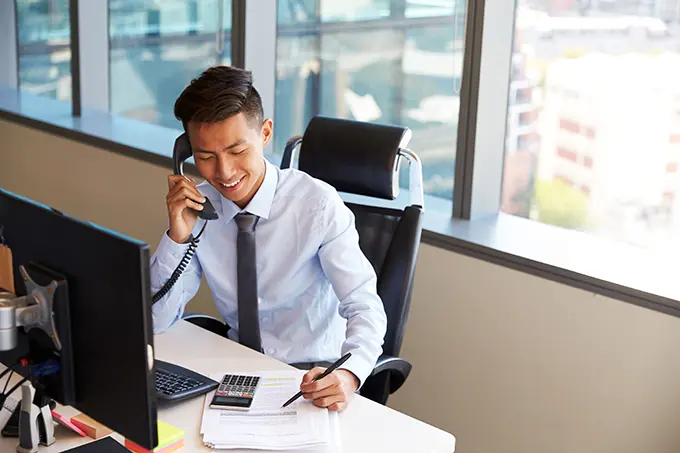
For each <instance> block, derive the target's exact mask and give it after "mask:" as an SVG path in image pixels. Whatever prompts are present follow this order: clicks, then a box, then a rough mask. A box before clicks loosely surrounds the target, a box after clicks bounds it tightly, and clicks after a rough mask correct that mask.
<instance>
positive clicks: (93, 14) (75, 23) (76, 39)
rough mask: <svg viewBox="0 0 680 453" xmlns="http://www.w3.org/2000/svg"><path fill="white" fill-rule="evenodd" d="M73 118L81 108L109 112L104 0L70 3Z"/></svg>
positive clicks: (107, 11) (106, 2)
mask: <svg viewBox="0 0 680 453" xmlns="http://www.w3.org/2000/svg"><path fill="white" fill-rule="evenodd" d="M69 6H70V11H69V15H70V22H71V23H70V29H71V87H72V88H71V96H72V105H73V116H81V114H82V111H83V109H85V108H88V109H93V110H99V111H101V112H108V111H109V97H110V83H109V79H110V77H109V71H110V69H109V66H110V64H109V3H108V0H86V1H85V0H70V2H69Z"/></svg>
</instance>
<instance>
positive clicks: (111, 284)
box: [0, 189, 158, 449]
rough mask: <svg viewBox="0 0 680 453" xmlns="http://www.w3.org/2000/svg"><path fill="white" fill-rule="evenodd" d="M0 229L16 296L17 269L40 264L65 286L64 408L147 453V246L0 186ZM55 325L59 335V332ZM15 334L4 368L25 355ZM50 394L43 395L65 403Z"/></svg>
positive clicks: (151, 436)
mask: <svg viewBox="0 0 680 453" xmlns="http://www.w3.org/2000/svg"><path fill="white" fill-rule="evenodd" d="M0 231H2V233H3V236H4V238H3V239H4V243H5V244H6V245H7V246H8V247H9V248H10V249H11V251H12V254H13V262H14V265H13V268H14V273H15V275H14V281H15V286H16V293H17V295H25V290H26V288H25V287H24V285H23V279H22V277H21V275H20V274H19V266H20V265H23V266H27V265H29V264H30V263H35V264H38V265H40V266H44V267H46V268H49V269H51V270H53V271H56V272H58V273H59V274H60V275H62V276H63V277H64V278H65V280H66V281H67V283H68V304H69V307H68V311H69V312H70V324H71V329H70V333H71V351H68V352H70V353H71V356H72V358H73V373H74V374H73V378H74V379H73V381H74V383H75V386H74V388H75V394H74V395H72V397H73V398H72V399H73V401H66V403H67V404H72V405H73V406H74V407H76V408H77V409H79V410H80V411H82V412H84V413H85V414H87V415H89V416H90V417H92V418H94V419H96V420H97V421H99V422H100V423H102V424H104V425H106V426H108V427H109V428H111V429H113V430H115V431H117V432H118V433H120V434H121V435H123V436H125V437H126V438H129V439H130V440H132V441H134V442H135V443H137V444H139V445H141V446H143V447H145V448H148V449H153V448H154V447H155V446H156V445H157V444H158V433H157V420H156V411H157V409H156V387H155V377H154V366H153V365H154V362H153V356H154V355H153V329H152V319H151V294H150V286H149V249H148V245H147V244H146V243H143V242H140V241H137V240H135V239H132V238H129V237H126V236H123V235H121V234H118V233H116V232H113V231H110V230H107V229H105V228H102V227H99V226H96V225H94V224H91V223H88V222H84V221H81V220H78V219H76V218H73V217H70V216H68V215H64V214H62V213H61V212H59V211H56V210H54V209H52V208H50V207H48V206H44V205H42V204H39V203H36V202H33V201H31V200H28V199H26V198H23V197H20V196H18V195H15V194H12V193H10V192H7V191H4V190H2V189H0ZM58 309H59V307H55V312H57V311H59V310H58ZM57 321H59V320H58V319H57ZM57 324H58V325H57V331H59V330H60V329H62V330H63V329H64V326H63V325H59V322H57ZM21 336H22V338H20V341H19V348H17V349H15V350H14V351H8V352H2V353H0V361H1V362H2V363H3V364H4V365H5V366H7V367H12V366H14V365H15V364H16V360H17V358H18V357H20V356H22V355H25V354H27V353H28V350H27V347H28V342H27V341H26V338H25V335H24V334H22V335H21ZM21 340H23V341H21ZM65 347H68V344H66V346H65ZM54 393H57V394H50V395H48V396H50V397H52V398H54V399H56V400H57V401H60V400H61V399H63V394H59V393H60V392H54ZM69 399H71V397H69ZM60 402H64V401H60Z"/></svg>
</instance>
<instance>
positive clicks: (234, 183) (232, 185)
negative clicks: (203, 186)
mask: <svg viewBox="0 0 680 453" xmlns="http://www.w3.org/2000/svg"><path fill="white" fill-rule="evenodd" d="M239 182H241V180H240V179H239V180H238V181H234V182H232V183H231V184H222V185H223V186H224V187H234V186H235V185H236V184H238V183H239Z"/></svg>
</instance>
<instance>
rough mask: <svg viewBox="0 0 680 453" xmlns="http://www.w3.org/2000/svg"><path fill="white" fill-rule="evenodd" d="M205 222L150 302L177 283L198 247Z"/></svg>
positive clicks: (157, 299) (153, 301) (157, 298)
mask: <svg viewBox="0 0 680 453" xmlns="http://www.w3.org/2000/svg"><path fill="white" fill-rule="evenodd" d="M207 224H208V221H207V220H206V221H205V223H204V224H203V227H202V228H201V231H200V232H199V233H198V236H196V237H192V238H191V242H190V243H189V248H188V249H187V251H186V252H185V253H184V256H183V257H182V260H181V261H180V262H179V264H178V265H177V268H176V269H175V271H174V272H173V273H172V275H171V276H170V278H169V279H168V281H167V282H165V284H164V285H163V287H162V288H161V289H159V290H158V292H157V293H156V294H154V295H153V296H152V297H151V302H152V304H155V303H156V302H158V301H159V300H161V299H162V298H163V296H165V295H166V294H167V293H168V292H169V291H170V290H171V289H172V287H173V286H175V283H177V280H179V277H180V276H181V275H182V272H184V269H186V267H187V266H188V265H189V262H190V261H191V258H192V257H193V256H194V253H196V247H198V242H199V241H200V239H201V235H202V234H203V230H205V226H206V225H207Z"/></svg>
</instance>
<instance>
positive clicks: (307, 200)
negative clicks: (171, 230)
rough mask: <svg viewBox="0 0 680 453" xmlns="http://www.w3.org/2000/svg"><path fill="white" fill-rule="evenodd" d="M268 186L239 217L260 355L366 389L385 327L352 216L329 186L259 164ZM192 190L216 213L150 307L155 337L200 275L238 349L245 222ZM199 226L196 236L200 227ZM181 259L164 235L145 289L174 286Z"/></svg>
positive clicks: (231, 208) (212, 194)
mask: <svg viewBox="0 0 680 453" xmlns="http://www.w3.org/2000/svg"><path fill="white" fill-rule="evenodd" d="M265 164H266V172H265V177H264V181H263V183H262V186H260V189H259V190H258V191H257V193H256V194H255V196H254V197H253V199H252V200H251V202H250V203H249V204H248V206H246V208H245V209H244V211H247V212H250V213H251V214H255V215H257V216H259V217H260V221H259V222H258V224H257V228H256V230H255V239H256V243H257V244H256V251H257V252H256V254H257V273H258V296H259V297H258V299H259V313H260V331H261V335H262V347H263V349H264V352H265V353H266V354H267V355H269V356H272V357H275V358H276V359H279V360H281V361H283V362H286V363H299V362H315V361H331V362H332V361H335V360H337V359H338V358H339V357H340V356H341V355H343V354H345V353H347V352H351V353H352V357H351V358H350V359H349V360H348V361H347V362H345V364H344V365H343V366H342V368H346V369H348V370H350V371H351V372H352V373H354V374H355V375H356V376H357V377H358V378H359V381H360V382H361V383H362V384H363V383H364V382H365V380H366V378H367V377H368V375H369V374H370V373H371V371H372V369H373V366H374V365H375V363H376V361H377V359H378V357H379V356H380V354H381V353H382V343H383V338H384V336H385V331H386V328H387V317H386V315H385V310H384V308H383V304H382V301H381V300H380V297H379V296H378V294H377V292H376V275H375V271H374V270H373V267H372V266H371V264H370V262H369V261H368V260H367V259H366V257H365V256H364V254H363V253H362V251H361V249H360V248H359V242H358V241H359V236H358V234H357V231H356V228H355V225H354V215H353V213H352V211H350V210H349V208H347V206H345V204H344V202H343V201H342V199H341V198H340V196H339V195H338V193H337V192H336V191H335V189H334V188H333V187H331V186H330V185H328V184H326V183H324V182H322V181H320V180H317V179H314V178H312V177H310V176H309V175H307V174H306V173H303V172H301V171H298V170H296V169H286V170H281V169H279V168H277V167H275V166H274V165H272V164H271V163H270V162H268V161H267V160H266V159H265ZM198 190H199V191H200V192H201V193H202V194H203V195H204V196H205V197H206V198H209V199H210V201H211V202H212V203H213V206H215V209H216V211H217V213H218V215H219V219H217V220H211V221H208V225H207V226H206V229H205V231H204V232H203V236H201V238H200V242H199V244H198V247H197V249H196V254H195V255H194V258H193V259H192V260H191V263H190V264H189V266H188V267H187V268H186V270H185V271H184V273H183V274H182V277H180V279H179V280H178V281H177V283H176V284H175V286H174V287H173V288H172V290H171V291H170V292H169V293H168V294H167V295H166V296H165V297H163V298H162V299H161V300H159V301H158V302H157V303H156V304H154V306H153V309H152V313H153V325H154V332H155V333H160V332H162V331H164V330H166V329H167V328H169V327H170V326H171V325H172V324H173V323H175V322H176V321H177V320H179V319H180V318H181V317H182V314H183V311H184V307H185V305H186V304H187V302H188V301H189V300H190V299H191V298H192V297H194V295H195V294H196V292H197V291H198V287H199V285H200V283H201V275H202V274H204V275H205V277H206V280H207V282H208V285H209V287H210V290H211V292H212V295H213V299H214V300H215V304H216V305H217V309H218V310H219V312H220V314H221V315H222V317H223V318H224V320H225V321H226V323H227V324H229V326H230V327H231V330H230V331H229V337H230V338H231V339H232V340H236V341H237V340H238V311H237V308H238V302H237V280H236V235H237V232H238V229H237V227H236V222H235V221H234V217H235V216H236V214H238V213H239V212H242V210H241V209H239V207H238V206H236V205H235V204H234V203H233V202H231V201H230V200H227V199H226V198H224V197H222V195H221V194H220V193H219V192H218V191H217V190H216V189H215V188H214V187H212V186H211V185H210V184H208V183H207V182H205V183H202V184H199V185H198ZM203 222H205V221H204V220H201V219H199V220H198V222H197V224H196V227H195V228H194V234H197V233H198V231H199V230H200V228H201V227H202V226H203ZM186 249H187V245H186V244H177V243H176V242H174V241H173V240H172V239H170V237H169V236H168V235H167V233H166V234H164V235H163V238H162V239H161V242H160V244H159V246H158V249H157V250H156V253H155V254H154V256H153V257H152V258H151V289H152V291H153V292H154V293H155V292H156V291H158V290H159V289H160V288H161V286H163V284H164V283H165V282H166V281H167V279H168V278H170V276H171V274H172V272H173V271H174V269H175V268H176V267H177V264H179V262H180V260H181V258H182V256H183V255H184V253H185V251H186Z"/></svg>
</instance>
